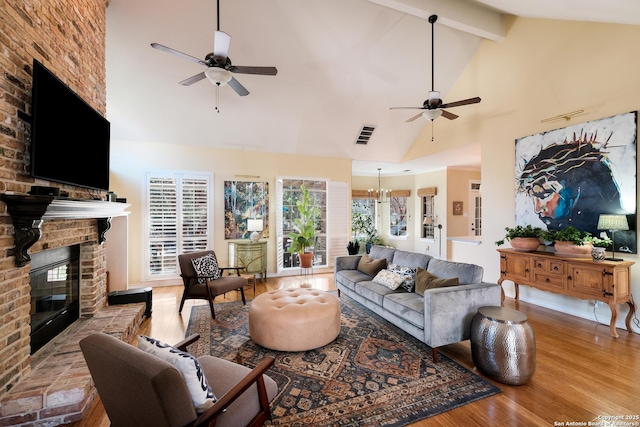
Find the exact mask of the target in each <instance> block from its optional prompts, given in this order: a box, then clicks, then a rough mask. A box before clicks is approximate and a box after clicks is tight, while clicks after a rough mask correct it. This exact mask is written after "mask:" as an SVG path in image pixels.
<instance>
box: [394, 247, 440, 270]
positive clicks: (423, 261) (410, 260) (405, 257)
mask: <svg viewBox="0 0 640 427" xmlns="http://www.w3.org/2000/svg"><path fill="white" fill-rule="evenodd" d="M430 259H431V257H430V256H429V255H426V254H419V253H416V252H408V251H396V252H395V253H394V254H393V261H392V263H393V264H397V265H401V266H403V267H410V268H418V267H420V268H422V269H425V270H426V269H427V265H428V264H429V261H430Z"/></svg>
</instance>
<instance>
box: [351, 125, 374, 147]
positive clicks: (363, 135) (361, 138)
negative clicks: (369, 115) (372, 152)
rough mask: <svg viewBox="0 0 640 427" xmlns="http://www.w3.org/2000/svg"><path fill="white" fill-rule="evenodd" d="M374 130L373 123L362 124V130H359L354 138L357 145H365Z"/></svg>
mask: <svg viewBox="0 0 640 427" xmlns="http://www.w3.org/2000/svg"><path fill="white" fill-rule="evenodd" d="M374 130H376V127H375V126H373V125H364V126H362V130H360V134H359V135H358V137H357V138H356V142H355V143H356V144H357V145H367V143H368V142H369V140H370V139H371V135H373V131H374Z"/></svg>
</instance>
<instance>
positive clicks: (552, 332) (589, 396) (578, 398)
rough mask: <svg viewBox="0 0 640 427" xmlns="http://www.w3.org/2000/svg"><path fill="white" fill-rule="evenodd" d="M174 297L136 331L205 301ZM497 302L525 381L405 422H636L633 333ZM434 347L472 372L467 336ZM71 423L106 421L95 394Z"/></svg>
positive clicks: (265, 286) (291, 282) (639, 348)
mask: <svg viewBox="0 0 640 427" xmlns="http://www.w3.org/2000/svg"><path fill="white" fill-rule="evenodd" d="M301 280H302V278H300V277H285V278H269V279H267V281H266V283H261V282H260V281H258V285H257V288H256V293H258V294H260V293H261V292H265V291H268V290H273V289H281V288H288V287H298V286H300V284H301V283H302V282H301ZM310 281H311V283H309V282H310ZM306 283H307V284H311V285H312V286H313V287H316V288H319V289H324V290H330V289H335V287H334V285H333V275H332V274H316V275H315V276H313V278H312V279H310V280H307V281H306ZM181 296H182V286H169V287H160V288H154V289H153V315H152V316H151V318H150V319H147V320H145V321H144V322H143V324H142V326H141V329H140V333H142V334H145V335H149V336H152V337H155V338H158V339H160V340H162V341H165V342H169V343H173V342H177V341H179V340H180V339H182V338H184V336H185V332H186V328H187V324H188V321H189V313H190V312H191V307H192V306H193V305H194V304H206V302H205V301H187V302H186V303H185V307H184V309H183V314H182V315H180V314H179V313H178V305H179V303H180V298H181ZM246 296H247V298H248V299H252V298H253V289H251V290H249V291H247V292H246ZM238 299H239V294H238V293H236V292H233V293H229V294H227V295H226V296H225V298H222V297H221V296H219V297H218V298H217V299H216V302H227V301H234V300H238ZM505 306H506V307H510V308H515V309H518V310H520V311H522V312H523V313H525V314H526V315H527V316H528V317H529V322H530V323H531V326H532V327H533V330H534V333H535V338H536V346H537V352H536V372H535V375H534V376H533V379H532V380H531V382H529V383H528V384H525V385H521V386H509V385H505V384H501V383H497V382H494V383H495V384H496V385H497V386H498V387H500V388H501V389H502V393H500V394H498V395H496V396H492V397H489V398H486V399H482V400H480V401H478V402H473V403H470V404H468V405H465V406H463V407H461V408H457V409H454V410H452V411H449V412H445V413H444V414H441V415H438V416H435V417H432V418H428V419H426V420H423V421H420V422H417V423H415V424H412V427H425V426H447V427H450V426H451V427H452V426H465V427H467V426H559V425H570V424H568V423H576V422H584V423H586V424H585V425H587V424H588V423H589V421H594V422H597V421H599V420H600V419H601V417H605V416H622V417H628V419H626V420H625V419H622V420H621V421H627V422H636V424H635V425H640V336H638V335H637V334H635V333H629V332H627V331H626V330H618V333H619V334H620V338H618V339H615V338H612V337H611V336H610V334H609V326H608V325H602V324H598V323H597V322H596V321H589V320H584V319H580V318H577V317H573V316H569V315H566V314H562V313H559V312H556V311H553V310H548V309H545V308H541V307H538V306H535V305H532V304H527V303H524V302H519V303H518V302H516V301H514V300H513V299H510V298H507V300H506V301H505ZM636 321H637V320H636ZM440 350H441V353H442V354H444V355H446V356H448V357H450V358H451V359H453V360H455V361H457V362H458V363H460V364H462V365H463V366H466V367H467V368H469V369H471V370H474V371H475V372H477V370H475V368H474V366H473V362H472V359H471V351H470V347H469V342H468V341H467V342H464V343H460V344H452V345H449V346H446V347H443V348H441V349H440ZM480 375H481V374H480ZM574 425H579V424H574ZM612 425H623V424H612ZM627 425H634V424H627ZM74 426H76V427H84V426H91V427H95V426H99V427H107V426H109V420H108V418H107V416H106V414H105V412H104V408H103V407H102V404H101V403H100V401H99V399H96V402H95V403H94V405H93V406H92V408H91V410H90V411H89V412H88V413H87V415H86V416H85V417H84V418H83V420H82V421H80V422H77V423H75V424H74Z"/></svg>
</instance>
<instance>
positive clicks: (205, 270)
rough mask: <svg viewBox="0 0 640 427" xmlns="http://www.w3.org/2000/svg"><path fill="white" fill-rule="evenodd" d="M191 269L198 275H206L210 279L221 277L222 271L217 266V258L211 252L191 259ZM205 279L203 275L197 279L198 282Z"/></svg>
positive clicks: (202, 281)
mask: <svg viewBox="0 0 640 427" xmlns="http://www.w3.org/2000/svg"><path fill="white" fill-rule="evenodd" d="M191 264H193V269H194V270H195V271H196V274H197V275H198V276H207V277H209V278H210V279H211V280H216V279H219V278H220V277H222V271H220V268H219V267H218V260H217V259H216V256H215V255H214V254H213V253H209V254H206V255H205V256H203V257H200V258H194V259H192V260H191ZM206 281H207V280H206V279H205V278H203V277H201V278H199V279H198V283H204V282H206Z"/></svg>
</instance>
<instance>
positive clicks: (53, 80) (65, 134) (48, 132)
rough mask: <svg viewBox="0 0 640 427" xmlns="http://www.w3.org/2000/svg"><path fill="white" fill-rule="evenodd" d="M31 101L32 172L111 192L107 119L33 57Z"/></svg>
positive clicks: (35, 174)
mask: <svg viewBox="0 0 640 427" xmlns="http://www.w3.org/2000/svg"><path fill="white" fill-rule="evenodd" d="M31 99H32V106H31V175H32V176H33V177H34V178H40V179H45V180H47V181H55V182H60V183H63V184H71V185H74V186H79V187H85V188H91V189H97V190H109V139H110V124H109V121H107V119H105V118H104V117H103V116H102V115H101V114H100V113H98V112H97V111H96V110H94V109H93V108H91V106H90V105H89V104H87V103H86V102H85V101H84V100H83V99H82V98H80V97H79V96H78V95H77V94H76V93H75V92H73V91H72V90H71V89H70V88H69V87H68V86H67V85H65V84H64V83H62V81H60V79H58V78H57V77H56V76H55V75H54V74H53V73H52V72H51V71H49V70H48V69H47V68H45V67H44V66H43V65H42V64H41V63H40V62H38V61H37V60H35V59H34V60H33V89H32V98H31Z"/></svg>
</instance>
